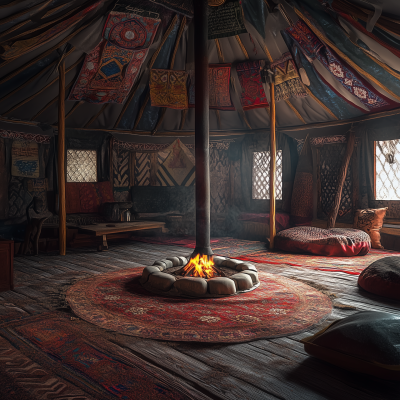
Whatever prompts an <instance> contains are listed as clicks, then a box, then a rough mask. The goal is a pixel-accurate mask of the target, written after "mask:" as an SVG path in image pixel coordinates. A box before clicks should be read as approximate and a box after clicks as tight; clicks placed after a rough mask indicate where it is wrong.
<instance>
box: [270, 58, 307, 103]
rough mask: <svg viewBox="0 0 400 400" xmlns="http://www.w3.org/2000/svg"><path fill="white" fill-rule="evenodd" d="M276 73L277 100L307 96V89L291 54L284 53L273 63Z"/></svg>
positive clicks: (272, 66)
mask: <svg viewBox="0 0 400 400" xmlns="http://www.w3.org/2000/svg"><path fill="white" fill-rule="evenodd" d="M271 68H272V69H273V71H274V73H275V100H276V101H277V102H278V101H282V100H287V99H290V98H291V97H306V96H307V95H308V94H307V91H306V89H305V88H304V85H303V83H302V82H301V80H300V77H299V74H298V72H297V68H296V65H295V63H294V61H293V58H292V56H291V54H290V53H289V52H288V53H284V54H283V55H282V57H281V58H279V59H278V60H276V61H274V62H273V63H272V64H271Z"/></svg>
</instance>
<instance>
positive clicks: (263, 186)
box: [252, 150, 282, 200]
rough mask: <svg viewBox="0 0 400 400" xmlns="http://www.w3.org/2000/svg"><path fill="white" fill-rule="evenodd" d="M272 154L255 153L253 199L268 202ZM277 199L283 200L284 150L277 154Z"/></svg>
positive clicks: (267, 152) (264, 152)
mask: <svg viewBox="0 0 400 400" xmlns="http://www.w3.org/2000/svg"><path fill="white" fill-rule="evenodd" d="M269 171H270V152H269V151H255V152H254V153H253V179H252V182H253V185H252V186H253V190H252V198H253V199H259V200H268V199H269V198H270V194H269V189H270V187H269ZM275 186H276V187H275V191H276V192H275V198H276V199H277V200H282V150H278V151H277V152H276V171H275Z"/></svg>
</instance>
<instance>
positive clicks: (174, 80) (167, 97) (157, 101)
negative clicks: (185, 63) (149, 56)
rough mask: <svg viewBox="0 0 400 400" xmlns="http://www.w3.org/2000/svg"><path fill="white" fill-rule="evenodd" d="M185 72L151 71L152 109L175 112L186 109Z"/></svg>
mask: <svg viewBox="0 0 400 400" xmlns="http://www.w3.org/2000/svg"><path fill="white" fill-rule="evenodd" d="M186 81H187V74H186V72H185V71H173V70H166V69H152V70H151V73H150V98H151V105H152V106H154V107H168V108H174V109H176V110H183V109H186V108H188V96H187V89H186Z"/></svg>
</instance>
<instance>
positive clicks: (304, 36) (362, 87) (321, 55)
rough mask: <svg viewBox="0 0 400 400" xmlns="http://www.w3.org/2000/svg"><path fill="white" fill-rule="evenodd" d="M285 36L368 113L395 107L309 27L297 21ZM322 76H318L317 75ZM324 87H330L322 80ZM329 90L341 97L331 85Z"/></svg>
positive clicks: (392, 102)
mask: <svg viewBox="0 0 400 400" xmlns="http://www.w3.org/2000/svg"><path fill="white" fill-rule="evenodd" d="M286 32H287V33H288V34H289V35H290V36H291V38H292V39H293V40H294V41H295V42H296V44H297V45H298V46H299V47H300V49H301V50H302V51H303V53H304V55H305V56H306V57H307V58H308V59H309V61H310V62H312V61H314V60H315V59H317V60H319V61H320V62H321V63H322V65H323V66H324V67H325V68H326V69H327V70H328V71H330V72H331V74H332V75H333V77H334V78H335V79H336V80H337V81H338V82H339V83H340V84H341V85H342V86H343V87H344V88H345V89H346V90H348V91H349V92H350V93H351V94H352V95H354V96H356V97H357V98H358V99H359V100H360V101H361V103H363V104H364V105H365V106H366V107H367V108H368V109H369V110H370V111H384V110H390V109H392V108H394V107H397V106H398V103H396V102H395V101H393V100H391V99H389V98H388V97H386V96H384V95H383V94H381V93H380V92H379V91H377V90H376V89H375V88H374V87H373V86H372V85H371V84H370V83H369V82H368V81H367V80H365V79H364V78H363V77H362V76H361V75H359V74H358V73H357V72H356V71H355V70H354V69H353V68H352V67H351V66H350V65H349V64H347V63H346V62H345V61H344V60H342V59H340V58H339V56H338V55H337V54H336V53H335V52H334V51H333V50H331V49H330V48H329V47H328V46H326V45H325V44H324V43H322V42H321V41H320V40H319V39H318V38H317V36H316V35H315V34H314V33H313V32H312V31H311V30H310V29H309V28H308V26H307V25H306V24H305V23H304V22H303V21H302V20H301V19H299V20H298V21H297V22H296V24H295V25H293V26H290V27H289V28H286ZM320 76H321V75H320ZM321 79H323V80H324V81H325V83H326V84H327V85H329V83H328V82H327V81H326V80H325V79H324V78H323V77H322V76H321ZM329 86H330V87H331V89H332V90H334V91H335V93H336V94H337V95H339V96H341V95H340V94H339V93H338V92H337V91H336V90H335V89H334V88H333V87H332V86H331V85H329Z"/></svg>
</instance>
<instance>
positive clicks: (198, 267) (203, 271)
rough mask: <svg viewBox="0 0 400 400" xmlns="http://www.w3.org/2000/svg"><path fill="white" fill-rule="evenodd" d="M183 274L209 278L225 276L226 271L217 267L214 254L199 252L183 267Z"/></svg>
mask: <svg viewBox="0 0 400 400" xmlns="http://www.w3.org/2000/svg"><path fill="white" fill-rule="evenodd" d="M181 275H183V276H193V277H197V278H207V279H208V278H214V277H216V276H224V273H223V272H222V271H220V270H219V269H218V268H216V267H215V265H214V261H213V258H212V256H210V257H208V256H207V255H202V256H200V254H197V255H196V256H195V257H194V258H193V257H191V258H190V260H189V262H188V263H187V264H186V265H185V267H184V268H182V270H181Z"/></svg>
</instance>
